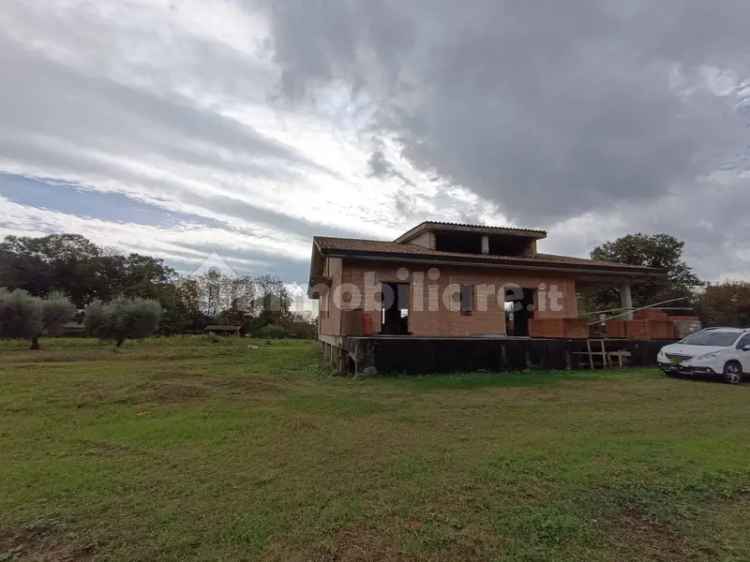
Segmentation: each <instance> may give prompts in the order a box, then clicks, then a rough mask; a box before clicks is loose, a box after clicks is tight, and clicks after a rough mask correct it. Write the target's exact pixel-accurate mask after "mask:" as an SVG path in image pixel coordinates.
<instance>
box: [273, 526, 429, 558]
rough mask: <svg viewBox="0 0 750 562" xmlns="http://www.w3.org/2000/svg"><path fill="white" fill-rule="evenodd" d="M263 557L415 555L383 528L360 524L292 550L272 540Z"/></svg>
mask: <svg viewBox="0 0 750 562" xmlns="http://www.w3.org/2000/svg"><path fill="white" fill-rule="evenodd" d="M262 559H263V560H265V561H269V562H270V561H279V562H280V561H282V560H283V561H285V562H302V561H305V562H381V561H382V562H397V561H398V562H400V561H403V560H413V559H414V557H413V556H407V555H406V554H404V553H403V552H401V549H400V548H399V547H398V545H396V544H393V543H391V542H389V540H388V537H386V536H384V535H383V532H382V531H378V530H376V529H372V528H369V527H367V526H364V525H360V526H352V527H346V528H343V529H340V530H339V531H337V532H336V533H335V534H334V535H333V537H331V538H330V539H329V540H327V541H325V542H324V543H322V544H317V545H315V546H311V547H310V548H309V549H307V550H304V551H297V552H289V551H288V550H287V549H286V548H285V547H284V545H282V544H278V543H277V544H272V545H271V547H270V548H269V549H268V550H267V551H266V554H265V556H263V558H262Z"/></svg>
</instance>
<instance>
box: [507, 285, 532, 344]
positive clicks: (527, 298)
mask: <svg viewBox="0 0 750 562" xmlns="http://www.w3.org/2000/svg"><path fill="white" fill-rule="evenodd" d="M535 293H536V290H535V289H522V290H521V291H518V290H515V291H508V292H507V293H506V295H505V333H506V334H507V335H509V336H523V337H528V335H529V320H531V319H532V318H534V297H535Z"/></svg>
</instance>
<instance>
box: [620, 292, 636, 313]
mask: <svg viewBox="0 0 750 562" xmlns="http://www.w3.org/2000/svg"><path fill="white" fill-rule="evenodd" d="M620 306H621V307H622V308H624V309H625V310H623V313H624V314H623V318H624V319H625V320H632V319H633V295H632V294H631V293H630V284H629V283H625V284H624V285H623V286H622V287H620ZM625 313H626V314H625Z"/></svg>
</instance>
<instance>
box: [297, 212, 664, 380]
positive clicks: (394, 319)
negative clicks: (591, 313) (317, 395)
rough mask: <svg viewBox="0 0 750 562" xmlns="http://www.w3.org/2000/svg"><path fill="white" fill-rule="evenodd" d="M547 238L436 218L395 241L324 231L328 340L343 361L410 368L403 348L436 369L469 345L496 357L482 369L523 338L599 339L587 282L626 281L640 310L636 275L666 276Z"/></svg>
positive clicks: (312, 287)
mask: <svg viewBox="0 0 750 562" xmlns="http://www.w3.org/2000/svg"><path fill="white" fill-rule="evenodd" d="M546 236H547V234H546V232H544V231H542V230H532V229H524V228H509V227H497V226H478V225H467V224H452V223H442V222H424V223H422V224H419V225H417V226H416V227H414V228H412V229H411V230H409V231H407V232H405V233H404V234H402V235H401V236H399V237H398V238H396V240H394V241H393V242H384V241H376V240H357V239H348V238H330V237H322V236H318V237H315V238H314V239H313V248H312V258H311V263H310V280H309V289H308V293H309V295H310V297H311V298H314V299H318V301H319V310H320V314H319V339H320V341H321V342H322V343H323V345H324V349H325V350H326V353H327V354H328V356H329V357H330V358H331V359H332V360H333V361H334V363H336V364H337V365H338V366H339V367H340V368H342V370H347V369H353V370H356V369H358V368H359V369H361V368H363V367H364V366H375V365H379V368H380V367H393V368H397V369H398V368H400V365H402V363H403V362H402V363H399V362H398V361H395V362H394V361H393V359H394V357H393V354H394V353H396V355H398V354H399V353H401V354H403V353H406V354H410V355H412V356H413V355H414V354H417V355H420V354H421V356H422V363H421V364H430V365H433V366H434V365H435V364H436V363H438V362H440V359H436V357H438V356H440V354H441V353H443V352H444V353H449V354H451V357H450V358H453V359H455V357H454V355H455V354H462V353H465V352H466V350H469V349H470V350H472V351H471V352H470V353H471V354H473V355H474V356H476V355H477V354H479V355H482V354H483V353H489V354H490V355H491V356H492V357H493V358H494V359H491V360H489V361H482V362H479V363H477V362H476V361H474V363H472V365H473V366H475V367H476V366H477V365H480V366H483V365H485V363H487V365H486V366H488V367H489V366H494V367H497V366H498V364H499V363H502V364H501V365H499V366H501V367H502V366H503V365H504V364H507V362H508V357H507V355H508V350H509V348H508V347H507V345H506V344H509V343H511V342H512V341H519V340H529V339H532V340H533V339H562V340H566V339H568V340H574V339H586V338H588V337H589V322H588V320H587V319H585V318H579V315H578V304H577V296H576V295H577V291H578V290H580V289H581V288H583V287H587V286H588V287H590V286H607V287H616V288H617V289H618V290H619V291H620V295H621V300H622V307H623V308H625V309H630V308H632V301H631V296H630V287H631V285H632V284H634V283H639V282H642V281H644V280H648V281H651V282H653V281H654V280H663V279H664V278H665V275H664V272H663V271H661V270H658V269H653V268H648V267H640V266H632V265H625V264H621V263H612V262H603V261H595V260H590V259H582V258H574V257H567V256H557V255H550V254H543V253H540V252H538V250H537V242H538V241H539V240H542V239H544V238H545V237H546ZM630 319H632V318H630ZM386 342H387V343H386ZM448 342H452V343H450V344H449V343H448ZM457 342H464V343H463V344H458V343H457ZM488 342H493V343H490V344H488ZM468 344H473V345H470V346H468V347H467V345H468ZM477 344H479V345H477ZM499 344H502V345H499ZM378 349H380V350H381V352H380V353H378ZM399 350H400V351H399ZM449 350H454V351H453V352H451V351H449ZM498 350H500V352H498ZM426 354H427V355H430V357H432V360H425V357H426ZM378 355H380V356H381V357H380V358H379V357H378ZM475 359H476V357H475ZM449 363H451V364H453V365H454V366H455V364H456V362H455V361H453V360H452V361H449ZM464 363H466V361H464V362H463V363H461V362H460V361H459V366H461V365H463V364H464ZM472 365H469V364H468V363H466V366H467V367H471V366H472ZM403 366H404V369H406V368H407V367H408V365H406V363H403ZM410 370H413V369H410Z"/></svg>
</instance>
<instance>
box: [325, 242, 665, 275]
mask: <svg viewBox="0 0 750 562" xmlns="http://www.w3.org/2000/svg"><path fill="white" fill-rule="evenodd" d="M313 240H314V244H315V245H316V246H317V247H318V248H319V249H320V251H321V253H323V254H336V253H341V254H345V255H354V256H356V255H357V254H363V255H378V254H379V255H383V256H397V255H398V256H404V257H414V258H429V257H434V258H453V259H459V260H463V261H473V262H484V263H498V264H516V265H525V266H539V267H541V266H545V265H547V266H550V267H554V266H558V267H559V266H562V267H566V266H567V267H569V266H579V267H584V268H590V269H592V270H601V269H609V270H618V271H632V272H633V273H648V274H652V275H653V274H659V273H662V271H661V270H660V269H656V268H651V267H642V266H638V265H629V264H624V263H617V262H608V261H599V260H590V259H585V258H575V257H570V256H557V255H553V254H537V255H536V256H497V255H486V254H465V253H458V252H442V251H439V250H431V249H430V248H425V247H423V246H418V245H416V244H403V243H397V242H382V241H378V240H359V239H356V238H331V237H326V236H316V237H315V238H314V239H313Z"/></svg>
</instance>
